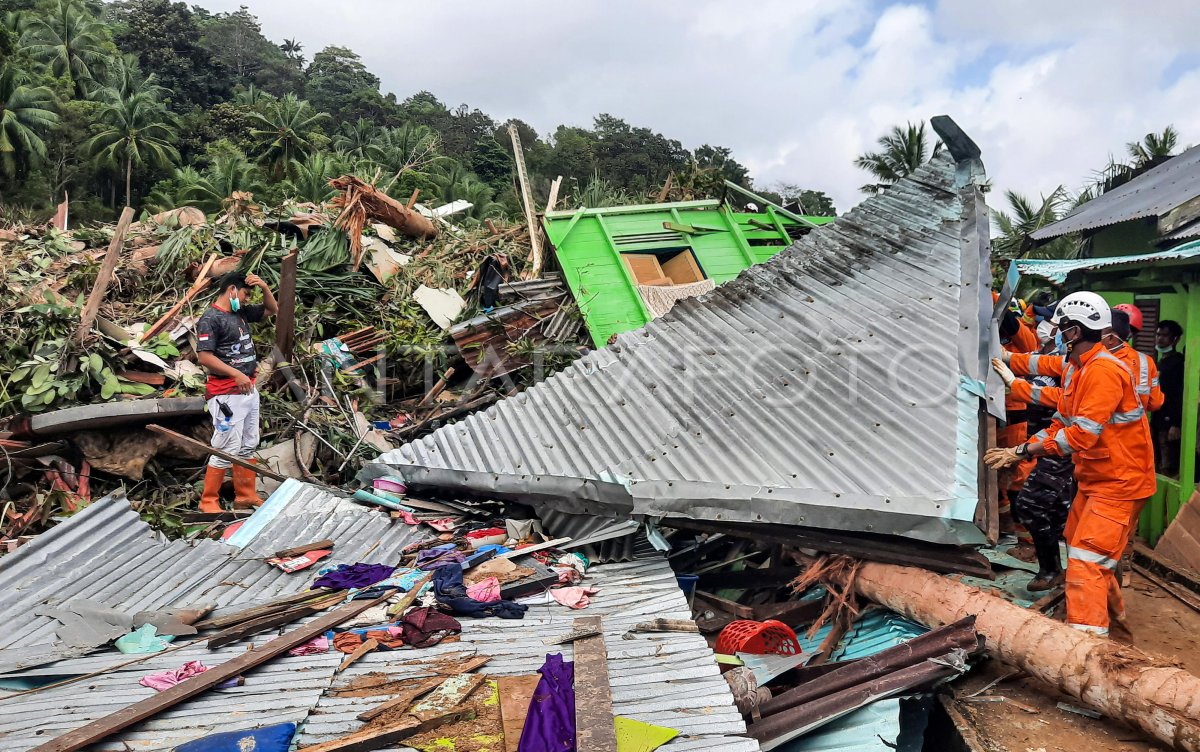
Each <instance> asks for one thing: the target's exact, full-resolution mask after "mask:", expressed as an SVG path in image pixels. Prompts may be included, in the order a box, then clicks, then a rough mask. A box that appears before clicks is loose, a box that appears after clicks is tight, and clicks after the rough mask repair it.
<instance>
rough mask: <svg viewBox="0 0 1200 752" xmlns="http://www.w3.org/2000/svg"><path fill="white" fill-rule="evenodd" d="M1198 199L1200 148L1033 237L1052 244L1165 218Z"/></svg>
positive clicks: (1042, 229) (1101, 196) (1082, 208)
mask: <svg viewBox="0 0 1200 752" xmlns="http://www.w3.org/2000/svg"><path fill="white" fill-rule="evenodd" d="M1196 196H1200V146H1193V147H1192V148H1190V149H1188V150H1187V151H1185V152H1184V153H1182V154H1180V155H1179V156H1177V157H1175V158H1174V159H1171V160H1170V161H1168V162H1166V163H1165V164H1161V165H1159V166H1158V167H1155V168H1154V169H1153V170H1149V171H1147V172H1145V173H1143V174H1141V175H1138V176H1137V177H1136V178H1134V179H1133V180H1130V181H1129V182H1128V183H1125V184H1124V185H1122V186H1119V187H1117V188H1114V189H1112V190H1111V191H1108V192H1107V193H1104V194H1102V195H1100V196H1097V197H1096V198H1094V199H1092V200H1091V201H1088V202H1087V203H1086V204H1083V205H1082V206H1080V207H1079V208H1077V209H1075V211H1073V212H1071V213H1070V214H1068V215H1067V216H1065V217H1063V218H1062V219H1060V220H1058V221H1057V222H1055V223H1054V224H1051V225H1046V226H1045V227H1043V228H1041V229H1040V230H1037V231H1035V232H1033V233H1032V234H1030V237H1031V238H1033V239H1034V240H1050V239H1051V238H1057V237H1058V236H1060V235H1066V234H1068V233H1072V232H1082V231H1084V230H1094V229H1096V228H1097V227H1105V226H1107V225H1113V224H1116V223H1118V222H1128V221H1129V220H1131V219H1140V218H1142V217H1161V216H1162V215H1164V214H1166V213H1167V212H1169V211H1171V210H1172V209H1174V208H1175V207H1177V206H1179V205H1180V204H1182V203H1184V202H1185V201H1188V200H1190V199H1193V198H1195V197H1196Z"/></svg>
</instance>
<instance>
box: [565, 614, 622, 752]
mask: <svg viewBox="0 0 1200 752" xmlns="http://www.w3.org/2000/svg"><path fill="white" fill-rule="evenodd" d="M574 626H575V629H595V630H598V631H602V622H601V620H600V617H599V616H581V617H579V618H577V619H575V625H574ZM575 748H576V749H577V750H578V751H579V752H617V728H616V722H615V721H614V719H613V706H612V687H611V685H610V684H609V682H608V649H607V648H606V647H605V646H604V635H603V634H600V635H597V636H595V637H585V638H583V639H581V640H576V641H575Z"/></svg>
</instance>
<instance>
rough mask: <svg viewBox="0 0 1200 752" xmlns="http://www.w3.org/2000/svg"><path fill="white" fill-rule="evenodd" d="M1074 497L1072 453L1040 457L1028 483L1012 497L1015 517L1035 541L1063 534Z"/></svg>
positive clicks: (1027, 479)
mask: <svg viewBox="0 0 1200 752" xmlns="http://www.w3.org/2000/svg"><path fill="white" fill-rule="evenodd" d="M1073 498H1075V463H1074V462H1072V461H1071V458H1070V457H1038V459H1037V464H1036V465H1034V468H1033V471H1032V472H1031V473H1029V477H1028V478H1026V479H1025V485H1024V486H1022V488H1021V490H1020V491H1019V492H1018V493H1017V495H1016V497H1015V498H1013V500H1012V514H1013V519H1015V520H1016V521H1017V522H1019V523H1021V524H1022V525H1023V526H1024V527H1025V529H1026V530H1028V531H1029V535H1030V536H1032V537H1033V540H1034V541H1035V542H1036V541H1038V540H1052V541H1055V542H1057V541H1058V540H1059V539H1060V538H1062V534H1063V528H1064V527H1065V526H1066V524H1067V514H1068V513H1069V512H1070V511H1071V500H1072V499H1073Z"/></svg>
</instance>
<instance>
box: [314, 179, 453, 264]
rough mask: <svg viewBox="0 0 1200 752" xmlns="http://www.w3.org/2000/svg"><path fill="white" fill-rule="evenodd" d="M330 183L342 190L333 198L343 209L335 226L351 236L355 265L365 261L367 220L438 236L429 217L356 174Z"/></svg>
mask: <svg viewBox="0 0 1200 752" xmlns="http://www.w3.org/2000/svg"><path fill="white" fill-rule="evenodd" d="M329 184H330V185H331V186H333V187H334V188H337V189H338V190H339V191H341V193H340V194H339V195H337V196H334V198H333V206H334V207H335V208H337V209H340V210H341V211H340V213H339V214H338V216H337V219H336V220H334V227H337V228H338V229H340V230H343V231H345V233H346V234H347V235H349V236H350V257H351V261H352V268H353V269H354V270H355V271H357V270H358V267H359V265H360V264H362V256H363V247H362V231H363V228H364V227H366V224H367V220H368V219H371V220H374V221H376V222H382V223H383V224H385V225H388V226H389V227H394V228H395V229H397V230H399V231H400V232H402V233H404V234H405V235H408V236H409V237H413V238H434V237H437V228H435V227H434V226H433V223H432V222H430V221H429V220H428V219H427V218H425V217H423V216H422V215H420V214H419V213H417V212H415V211H413V210H412V209H409V208H408V207H406V206H405V205H404V204H402V203H400V202H399V201H397V200H396V199H394V198H392V197H391V196H389V195H387V194H386V193H384V192H382V191H380V190H378V189H377V188H375V187H374V186H373V185H371V184H369V183H367V182H365V181H363V180H361V179H360V178H357V177H355V176H353V175H343V176H342V177H340V178H334V179H333V180H330V181H329Z"/></svg>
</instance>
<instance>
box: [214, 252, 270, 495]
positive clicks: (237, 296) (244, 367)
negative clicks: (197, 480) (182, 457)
mask: <svg viewBox="0 0 1200 752" xmlns="http://www.w3.org/2000/svg"><path fill="white" fill-rule="evenodd" d="M255 287H257V288H258V289H260V290H262V294H263V303H262V305H249V304H248V300H249V297H250V291H251V290H252V289H253V288H255ZM217 289H218V290H219V291H220V292H218V293H217V299H216V300H214V301H213V304H212V307H211V308H209V309H208V310H207V311H205V312H204V315H203V316H201V317H200V321H199V322H198V323H197V324H196V339H197V343H198V344H197V347H196V350H197V353H196V356H197V360H198V361H199V363H200V365H201V366H203V367H204V368H205V370H207V371H208V381H207V382H206V383H205V386H204V397H205V399H207V400H208V414H209V417H211V418H212V422H213V435H212V442H211V443H212V446H213V447H214V448H216V449H220V450H222V451H225V452H227V453H229V454H232V455H234V456H236V457H242V458H244V459H246V460H247V461H250V462H253V461H254V460H253V457H254V450H256V449H258V390H257V389H255V388H254V374H255V370H256V368H257V366H258V359H257V358H256V357H255V354H254V341H253V340H252V339H251V338H250V324H252V323H256V322H259V321H262V320H263V317H264V316H265V315H271V316H274V315H275V313H276V312H277V311H278V310H279V306H278V305H277V304H276V303H275V296H274V295H273V294H271V288H270V287H268V286H267V283H266V282H264V281H262V279H260V278H259V277H258V276H256V275H254V274H250V275H246V274H242V273H241V272H230V273H229V274H226V275H224V276H223V277H221V278H220V279H218V280H217ZM231 465H232V463H230V462H229V460H226V459H222V458H220V457H218V456H216V455H213V456H211V457H209V459H208V468H207V470H206V472H205V474H204V492H203V494H202V495H201V497H200V511H201V512H206V513H212V514H215V513H220V512H221V511H222V510H221V500H220V491H221V484H222V483H224V482H225V470H226V469H227V468H229V467H230V466H231ZM232 467H233V489H234V506H237V507H253V506H258V505H259V504H261V503H262V499H260V498H259V497H258V493H257V491H255V488H254V487H255V483H256V480H257V475H256V474H255V472H254V471H253V470H251V469H249V468H245V467H239V466H237V465H232Z"/></svg>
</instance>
